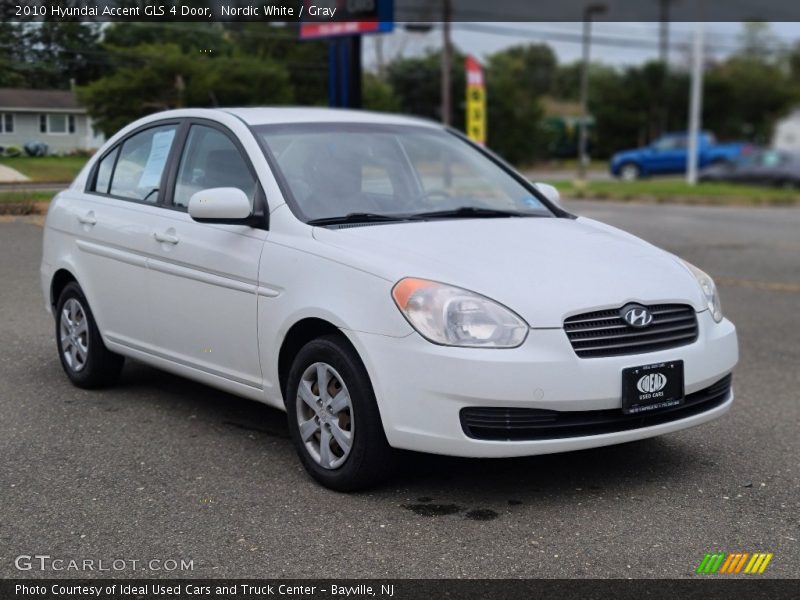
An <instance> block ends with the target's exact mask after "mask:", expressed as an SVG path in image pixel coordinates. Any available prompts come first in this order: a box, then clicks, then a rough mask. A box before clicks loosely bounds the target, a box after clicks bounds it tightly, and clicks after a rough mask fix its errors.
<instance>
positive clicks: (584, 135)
mask: <svg viewBox="0 0 800 600" xmlns="http://www.w3.org/2000/svg"><path fill="white" fill-rule="evenodd" d="M606 9H607V7H606V5H605V4H589V5H588V6H587V7H586V8H585V9H583V60H582V65H581V122H580V130H579V133H578V180H579V181H585V180H586V163H587V162H588V159H589V155H588V146H589V130H588V120H589V61H590V47H591V44H592V18H593V17H594V16H595V15H600V14H603V13H604V12H606Z"/></svg>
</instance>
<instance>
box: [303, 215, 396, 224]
mask: <svg viewBox="0 0 800 600" xmlns="http://www.w3.org/2000/svg"><path fill="white" fill-rule="evenodd" d="M407 219H408V217H405V216H403V215H394V216H392V215H381V214H378V213H370V212H352V213H347V214H346V215H340V216H338V217H321V218H319V219H311V220H310V221H306V223H308V224H309V225H343V224H345V223H381V222H390V221H395V222H396V221H404V220H407Z"/></svg>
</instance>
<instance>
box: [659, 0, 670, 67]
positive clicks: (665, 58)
mask: <svg viewBox="0 0 800 600" xmlns="http://www.w3.org/2000/svg"><path fill="white" fill-rule="evenodd" d="M672 1H673V0H658V4H659V8H660V14H659V31H658V59H659V60H660V61H661V64H663V65H664V70H665V71H666V67H667V64H668V63H669V5H670V2H672Z"/></svg>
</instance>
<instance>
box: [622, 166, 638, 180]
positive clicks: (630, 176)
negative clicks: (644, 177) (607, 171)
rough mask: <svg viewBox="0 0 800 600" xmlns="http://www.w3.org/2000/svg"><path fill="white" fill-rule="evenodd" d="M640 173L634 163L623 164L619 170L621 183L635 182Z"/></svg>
mask: <svg viewBox="0 0 800 600" xmlns="http://www.w3.org/2000/svg"><path fill="white" fill-rule="evenodd" d="M641 174H642V172H641V169H639V165H637V164H636V163H625V164H624V165H622V166H621V167H620V168H619V177H620V179H622V180H623V181H636V180H637V179H639V177H640V176H641Z"/></svg>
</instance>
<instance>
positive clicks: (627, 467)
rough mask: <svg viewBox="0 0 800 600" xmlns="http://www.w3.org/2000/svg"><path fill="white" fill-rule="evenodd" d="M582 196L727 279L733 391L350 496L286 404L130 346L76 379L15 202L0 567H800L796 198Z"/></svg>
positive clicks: (0, 303)
mask: <svg viewBox="0 0 800 600" xmlns="http://www.w3.org/2000/svg"><path fill="white" fill-rule="evenodd" d="M570 208H571V209H572V210H574V211H576V212H579V213H581V214H584V215H587V216H592V217H597V218H600V219H602V220H605V221H607V222H610V223H612V224H615V225H618V226H621V227H622V228H624V229H627V230H629V231H631V232H633V233H636V234H638V235H641V236H642V237H644V238H646V239H648V240H650V241H652V242H654V243H656V244H659V245H661V246H663V247H665V248H667V249H669V250H671V251H674V252H676V253H678V254H680V255H681V256H683V257H685V258H687V259H689V260H691V261H692V262H694V263H696V264H698V265H700V266H701V267H702V268H704V269H705V270H707V271H708V272H710V273H711V274H712V275H713V276H714V277H716V278H717V279H718V280H719V281H720V283H721V285H720V287H721V292H722V301H723V308H724V310H725V312H726V314H727V315H728V316H729V317H730V318H731V319H732V320H733V321H734V322H735V323H736V324H737V326H738V329H739V334H740V344H741V361H740V364H739V366H738V368H737V370H736V372H735V376H734V385H735V390H736V402H735V404H734V407H733V408H732V410H731V412H730V413H729V414H728V415H727V416H725V417H723V418H722V419H720V420H718V421H715V422H713V423H711V424H708V425H705V426H703V427H699V428H696V429H691V430H687V431H683V432H680V433H675V434H671V435H668V436H665V437H662V438H657V439H654V440H648V441H644V442H637V443H634V444H627V445H622V446H616V447H609V448H602V449H595V450H589V451H582V452H575V453H570V454H563V455H551V456H542V457H532V458H526V459H513V460H464V459H451V458H443V457H429V456H422V455H413V456H410V457H409V458H408V460H407V462H406V467H405V469H404V470H403V472H402V473H400V474H399V475H398V476H397V477H396V478H395V479H394V480H393V481H392V482H391V483H389V484H388V485H386V486H384V487H383V488H381V489H378V490H375V491H372V492H370V493H363V494H354V495H341V494H337V493H334V492H330V491H327V490H325V489H322V488H321V487H319V486H318V485H316V484H314V483H312V481H311V480H310V479H309V478H308V477H307V476H306V475H305V473H304V472H303V470H302V468H301V467H300V465H299V463H298V461H297V459H296V458H295V455H294V450H293V449H292V447H291V444H290V442H289V440H288V439H287V428H286V425H285V420H284V419H285V417H284V415H283V414H282V413H280V412H278V411H276V410H272V409H269V408H266V407H263V406H261V405H259V404H256V403H253V402H248V401H245V400H241V399H238V398H236V397H233V396H230V395H227V394H224V393H220V392H217V391H215V390H213V389H211V388H207V387H203V386H201V385H198V384H194V383H191V382H188V381H185V380H182V379H180V378H177V377H174V376H171V375H167V374H164V373H161V372H159V371H156V370H154V369H151V368H149V367H145V366H143V365H140V364H135V363H132V362H130V361H129V362H128V364H127V365H126V367H125V370H124V373H123V378H122V382H121V383H120V385H119V386H118V387H116V388H114V389H111V390H107V391H101V392H87V391H82V390H78V389H76V388H73V387H71V386H70V384H69V383H68V381H67V379H66V377H65V376H64V374H63V373H62V371H61V368H60V366H59V363H58V360H57V357H56V354H55V345H54V341H53V325H52V321H51V319H50V317H49V316H48V315H47V314H46V313H45V312H44V309H43V306H42V299H41V294H40V291H39V282H38V275H37V269H38V263H39V259H40V245H41V229H40V228H39V227H38V226H36V225H34V224H31V223H27V222H21V221H16V222H5V223H0V314H2V315H3V318H2V319H0V348H1V349H2V350H0V577H19V576H42V573H41V572H38V571H27V572H19V571H17V570H16V569H15V567H14V559H15V557H17V556H18V555H24V554H30V555H33V554H47V555H50V556H51V557H53V558H63V559H67V560H70V559H74V560H83V559H90V560H95V561H97V560H100V559H102V560H104V561H107V562H110V561H111V560H112V559H123V560H127V561H132V560H137V561H149V560H151V559H159V560H162V561H163V560H169V559H172V560H178V561H180V559H184V560H192V561H193V564H194V569H193V570H192V571H190V572H187V573H184V574H185V575H191V576H194V577H228V576H230V577H234V576H235V577H284V576H285V577H289V576H292V577H337V578H339V577H692V576H694V569H695V568H696V566H697V565H698V563H699V562H700V560H701V559H702V558H703V555H704V553H705V552H706V551H726V552H739V551H746V552H754V551H763V552H773V553H774V555H775V556H774V558H773V560H772V563H771V564H770V565H769V568H768V569H767V571H766V573H765V574H764V575H762V577H767V576H770V577H796V576H798V572H799V571H800V547H799V546H798V539H800V522H799V519H800V500H799V499H800V478H799V477H798V476H799V475H800V472H799V471H800V469H799V466H800V460H799V459H800V435H799V434H800V397H799V396H800V395H799V394H798V389H800V374H798V365H799V364H800V318H799V317H798V311H799V310H800V210H792V209H728V208H697V207H677V206H669V207H667V206H660V205H653V206H643V205H629V204H611V203H604V204H599V203H590V202H581V203H573V204H571V205H570ZM553 251H554V252H555V251H559V250H557V249H554V250H553ZM560 251H568V249H562V250H560ZM141 568H142V567H141V563H139V566H138V567H137V569H141ZM169 574H171V573H167V572H165V571H163V570H162V571H158V570H155V569H148V570H145V571H141V570H135V571H134V570H127V571H121V572H119V573H117V575H119V576H126V577H133V576H166V575H169ZM172 574H175V573H172ZM44 575H49V576H72V577H75V576H80V575H86V573H79V572H74V571H71V572H66V571H65V572H53V571H48V572H46V573H44Z"/></svg>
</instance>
